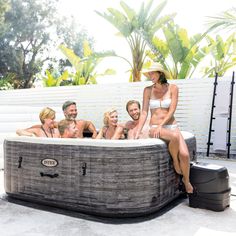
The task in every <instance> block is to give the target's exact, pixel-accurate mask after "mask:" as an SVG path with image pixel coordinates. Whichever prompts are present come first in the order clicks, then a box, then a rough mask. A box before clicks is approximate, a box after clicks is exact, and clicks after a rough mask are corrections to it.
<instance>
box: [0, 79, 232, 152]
mask: <svg viewBox="0 0 236 236" xmlns="http://www.w3.org/2000/svg"><path fill="white" fill-rule="evenodd" d="M222 80H223V81H226V82H230V81H231V78H224V79H222ZM170 83H175V84H177V85H178V86H179V104H178V107H177V111H176V115H175V117H176V119H177V121H178V122H179V125H180V127H181V129H182V130H186V131H190V132H192V133H194V134H195V136H196V138H197V145H198V149H197V150H198V152H206V148H207V145H206V143H207V138H208V129H209V122H210V112H211V103H212V94H213V83H214V78H212V79H187V80H172V81H170ZM149 84H150V82H140V83H120V84H98V85H85V86H73V87H53V88H37V89H24V90H11V91H0V137H1V139H2V140H3V139H4V137H5V136H6V135H8V134H9V133H14V132H15V130H16V129H17V128H24V127H28V126H30V125H32V124H35V123H39V119H38V114H39V112H40V110H41V109H42V108H43V107H46V106H48V107H51V108H53V109H55V110H56V111H57V120H60V119H61V118H63V114H62V110H61V105H62V104H63V102H64V101H66V100H74V101H76V102H77V107H78V111H79V113H78V117H79V118H80V119H86V120H91V121H92V122H94V124H95V126H96V127H97V128H99V127H101V126H102V120H103V113H104V111H106V110H107V109H109V108H111V107H115V108H117V110H118V112H119V120H120V121H121V122H125V121H127V120H129V116H128V115H127V113H126V110H125V104H126V102H127V101H128V100H130V99H137V100H139V101H140V102H141V101H142V93H143V88H144V87H145V86H147V85H149ZM235 93H236V91H235ZM235 93H234V103H233V116H232V118H233V119H232V134H231V143H232V146H231V153H234V154H235V153H236V110H235V107H236V98H235V97H236V95H235ZM213 129H214V122H213ZM213 135H214V133H212V136H213ZM0 143H1V141H0Z"/></svg>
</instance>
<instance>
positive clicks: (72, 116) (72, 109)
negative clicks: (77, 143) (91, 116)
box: [62, 101, 97, 138]
mask: <svg viewBox="0 0 236 236" xmlns="http://www.w3.org/2000/svg"><path fill="white" fill-rule="evenodd" d="M62 110H63V112H64V115H65V118H66V120H69V121H71V122H74V123H75V125H76V128H77V129H78V132H77V133H76V138H83V137H84V136H83V133H84V131H87V130H88V131H89V132H91V133H92V138H96V136H97V130H96V128H95V126H94V124H93V123H92V122H91V121H87V120H76V117H77V114H78V112H77V107H76V103H75V102H74V101H66V102H65V103H64V104H63V105H62Z"/></svg>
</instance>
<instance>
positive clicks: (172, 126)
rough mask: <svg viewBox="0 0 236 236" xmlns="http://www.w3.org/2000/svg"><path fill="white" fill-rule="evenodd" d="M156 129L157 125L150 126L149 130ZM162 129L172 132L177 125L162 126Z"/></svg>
mask: <svg viewBox="0 0 236 236" xmlns="http://www.w3.org/2000/svg"><path fill="white" fill-rule="evenodd" d="M157 127H158V125H150V129H152V128H157ZM162 128H165V129H171V130H173V129H176V128H178V125H177V124H173V125H163V126H162Z"/></svg>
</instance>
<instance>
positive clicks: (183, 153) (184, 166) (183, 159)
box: [179, 132, 193, 193]
mask: <svg viewBox="0 0 236 236" xmlns="http://www.w3.org/2000/svg"><path fill="white" fill-rule="evenodd" d="M179 161H180V168H181V171H182V175H183V183H184V185H185V189H186V192H187V193H193V186H192V185H191V183H190V180H189V172H190V159H189V151H188V147H187V144H186V142H185V140H184V138H183V136H182V134H181V133H180V132H179Z"/></svg>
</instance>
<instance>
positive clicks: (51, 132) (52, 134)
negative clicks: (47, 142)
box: [41, 125, 53, 138]
mask: <svg viewBox="0 0 236 236" xmlns="http://www.w3.org/2000/svg"><path fill="white" fill-rule="evenodd" d="M41 130H42V131H43V132H44V134H45V135H46V137H47V138H48V135H47V133H46V131H45V129H44V128H43V126H42V125H41ZM49 130H50V134H51V137H52V138H53V133H52V129H49Z"/></svg>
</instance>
